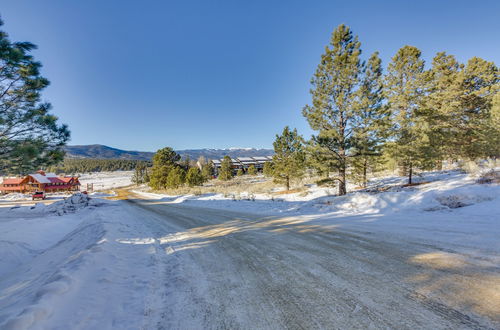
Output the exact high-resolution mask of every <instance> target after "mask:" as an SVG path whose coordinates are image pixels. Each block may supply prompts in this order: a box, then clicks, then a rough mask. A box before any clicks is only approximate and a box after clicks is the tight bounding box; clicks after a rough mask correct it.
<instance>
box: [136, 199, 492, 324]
mask: <svg viewBox="0 0 500 330" xmlns="http://www.w3.org/2000/svg"><path fill="white" fill-rule="evenodd" d="M128 202H129V204H131V205H132V206H134V207H137V208H140V209H142V210H143V212H144V218H148V219H150V220H148V226H150V228H151V230H152V231H153V232H155V235H156V236H155V237H154V238H151V237H134V238H132V239H131V240H130V241H129V243H134V244H148V243H153V242H154V244H157V245H159V246H160V247H161V250H162V251H164V252H165V255H166V257H165V258H163V259H162V260H163V261H165V262H167V263H168V266H166V267H165V269H166V273H165V274H164V276H165V278H164V282H163V284H160V285H159V287H160V288H161V289H160V291H163V292H162V294H161V296H162V298H161V299H162V300H163V303H161V302H160V301H157V305H156V308H159V310H156V311H155V313H157V318H156V322H157V323H156V324H155V325H154V327H158V328H166V329H185V328H200V329H201V328H204V329H207V328H231V329H234V328H292V329H302V328H304V329H305V328H330V329H331V328H337V329H345V328H359V329H366V328H394V329H415V328H432V329H445V328H452V329H461V328H464V329H465V328H495V327H498V326H499V325H500V319H499V318H498V317H499V315H498V314H497V312H498V308H499V305H498V303H499V302H500V300H499V299H498V298H499V296H498V294H499V291H498V284H499V281H498V270H499V269H498V265H495V264H493V265H492V264H489V263H488V262H485V261H484V260H474V258H471V257H470V256H467V257H465V256H463V255H461V254H460V253H457V252H456V251H450V250H449V249H448V250H445V249H443V248H440V247H439V246H433V245H430V244H428V243H419V241H418V240H415V241H413V242H412V241H410V242H409V241H408V240H407V238H405V239H401V238H399V237H397V236H390V235H389V236H388V235H382V234H377V233H371V232H362V231H359V230H357V231H356V230H344V229H342V228H339V227H337V226H335V225H330V226H328V225H324V224H315V223H314V221H312V220H310V219H307V218H303V217H302V218H301V217H290V218H277V217H268V218H265V217H264V218H263V217H262V216H257V215H251V214H246V213H236V212H231V211H220V210H213V209H204V208H199V207H189V206H184V205H175V204H168V203H164V202H158V201H146V200H141V199H135V200H129V201H128ZM148 214H151V215H153V216H148ZM172 227H174V228H175V230H174V231H173V232H172Z"/></svg>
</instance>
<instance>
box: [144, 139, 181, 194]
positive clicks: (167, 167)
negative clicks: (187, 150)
mask: <svg viewBox="0 0 500 330" xmlns="http://www.w3.org/2000/svg"><path fill="white" fill-rule="evenodd" d="M180 159H181V157H180V156H179V155H178V154H177V153H176V152H175V151H174V150H173V149H172V148H170V147H165V148H163V149H159V150H158V151H157V152H156V153H155V154H154V156H153V167H152V169H151V176H150V182H149V185H150V186H151V187H152V188H153V189H164V188H166V187H167V186H168V182H167V181H168V175H169V173H170V171H171V170H173V169H176V168H177V167H178V166H179V165H178V164H177V162H178V161H179V160H180Z"/></svg>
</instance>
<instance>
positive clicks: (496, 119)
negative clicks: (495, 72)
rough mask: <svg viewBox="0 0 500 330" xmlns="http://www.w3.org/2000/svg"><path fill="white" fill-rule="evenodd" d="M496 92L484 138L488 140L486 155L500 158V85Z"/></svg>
mask: <svg viewBox="0 0 500 330" xmlns="http://www.w3.org/2000/svg"><path fill="white" fill-rule="evenodd" d="M497 88H498V92H497V93H496V94H495V96H494V97H493V101H492V107H491V111H490V115H489V118H488V122H487V123H486V125H485V126H486V127H485V130H484V135H485V136H484V140H485V141H488V142H489V146H490V147H489V148H488V152H487V154H486V156H487V157H490V158H494V159H498V158H500V86H497Z"/></svg>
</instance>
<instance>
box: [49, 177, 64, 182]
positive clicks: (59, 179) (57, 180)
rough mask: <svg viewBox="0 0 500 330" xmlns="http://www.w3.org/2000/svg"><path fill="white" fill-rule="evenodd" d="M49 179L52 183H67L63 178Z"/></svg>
mask: <svg viewBox="0 0 500 330" xmlns="http://www.w3.org/2000/svg"><path fill="white" fill-rule="evenodd" d="M47 179H49V181H50V183H65V181H64V180H62V178H58V177H48V178H47Z"/></svg>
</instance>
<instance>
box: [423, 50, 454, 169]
mask: <svg viewBox="0 0 500 330" xmlns="http://www.w3.org/2000/svg"><path fill="white" fill-rule="evenodd" d="M462 69H463V65H461V64H460V63H458V61H457V60H456V59H455V57H454V56H453V55H447V54H446V53H445V52H440V53H437V54H436V56H435V57H434V59H433V60H432V68H431V70H429V71H428V72H427V75H428V79H427V83H428V86H427V95H426V97H425V98H424V109H423V111H422V114H423V115H424V116H425V119H426V120H427V122H428V124H429V132H428V134H429V139H430V143H431V145H432V146H433V148H434V151H435V152H436V154H437V157H438V158H439V159H440V160H443V159H445V158H455V159H456V157H460V155H461V154H462V149H463V148H462V146H463V143H462V138H463V137H462V130H461V129H460V127H461V126H462V125H461V124H460V123H459V121H460V119H459V117H461V112H462V109H461V104H460V99H461V97H462V95H463V93H464V89H463V83H462V81H463V75H462V72H461V71H462Z"/></svg>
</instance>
